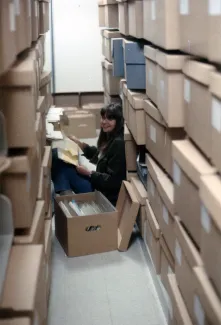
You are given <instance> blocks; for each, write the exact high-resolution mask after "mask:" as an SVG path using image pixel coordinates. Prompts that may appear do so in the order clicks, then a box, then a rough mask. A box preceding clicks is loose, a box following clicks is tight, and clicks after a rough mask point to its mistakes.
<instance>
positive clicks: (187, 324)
mask: <svg viewBox="0 0 221 325" xmlns="http://www.w3.org/2000/svg"><path fill="white" fill-rule="evenodd" d="M167 278H168V283H169V286H168V290H169V296H170V298H171V300H172V302H173V317H174V318H175V319H176V321H177V324H179V325H193V323H192V321H191V318H190V316H189V314H188V311H187V308H186V305H185V303H184V301H183V298H182V295H181V293H180V291H179V288H178V284H177V281H176V276H175V274H171V273H170V274H168V275H167Z"/></svg>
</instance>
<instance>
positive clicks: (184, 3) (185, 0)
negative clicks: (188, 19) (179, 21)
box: [180, 0, 189, 15]
mask: <svg viewBox="0 0 221 325" xmlns="http://www.w3.org/2000/svg"><path fill="white" fill-rule="evenodd" d="M180 14H181V15H188V14H189V0H180Z"/></svg>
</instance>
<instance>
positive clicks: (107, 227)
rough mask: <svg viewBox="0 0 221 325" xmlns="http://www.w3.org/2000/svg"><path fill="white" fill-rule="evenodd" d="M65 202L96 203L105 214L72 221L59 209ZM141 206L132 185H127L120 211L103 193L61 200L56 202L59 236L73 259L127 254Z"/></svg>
mask: <svg viewBox="0 0 221 325" xmlns="http://www.w3.org/2000/svg"><path fill="white" fill-rule="evenodd" d="M65 200H75V202H78V203H80V202H81V203H82V202H83V203H85V202H91V201H94V202H96V203H97V204H98V205H100V206H101V205H102V207H104V209H105V212H102V213H100V214H91V215H84V216H77V215H74V213H73V217H68V216H67V215H66V214H65V213H64V212H63V210H62V208H61V207H60V205H59V202H62V201H65ZM139 207H140V205H139V202H138V200H137V198H136V196H135V194H134V192H133V189H132V186H131V184H130V183H128V182H123V183H122V186H121V190H120V194H119V197H118V202H117V205H116V208H115V207H113V206H112V204H111V203H110V202H109V201H108V200H107V199H106V198H105V197H104V196H103V195H102V194H101V193H100V192H97V191H95V192H92V193H86V194H78V195H69V196H59V197H56V199H55V234H56V236H57V238H58V240H59V242H60V244H61V246H62V247H63V249H64V251H65V253H66V254H67V255H68V256H69V257H74V256H83V255H90V254H98V253H103V252H109V251H113V250H117V249H118V250H119V251H126V250H127V248H128V245H129V241H130V237H131V234H132V231H133V227H134V224H135V222H136V217H137V214H138V211H139Z"/></svg>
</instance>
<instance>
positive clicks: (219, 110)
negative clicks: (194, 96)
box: [211, 98, 221, 133]
mask: <svg viewBox="0 0 221 325" xmlns="http://www.w3.org/2000/svg"><path fill="white" fill-rule="evenodd" d="M211 123H212V127H213V128H214V129H216V130H217V131H218V132H219V133H221V101H219V100H218V99H216V98H213V100H212V121H211Z"/></svg>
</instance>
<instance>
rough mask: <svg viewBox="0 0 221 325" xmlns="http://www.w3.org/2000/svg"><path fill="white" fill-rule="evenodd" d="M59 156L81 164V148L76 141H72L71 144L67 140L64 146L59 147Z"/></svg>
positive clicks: (75, 164) (71, 162) (70, 162)
mask: <svg viewBox="0 0 221 325" xmlns="http://www.w3.org/2000/svg"><path fill="white" fill-rule="evenodd" d="M58 158H59V159H61V160H63V161H65V162H67V163H69V164H71V165H74V166H77V165H78V164H79V148H78V145H77V144H76V143H74V142H71V146H70V145H69V144H68V143H67V142H66V143H65V145H64V148H58Z"/></svg>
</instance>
